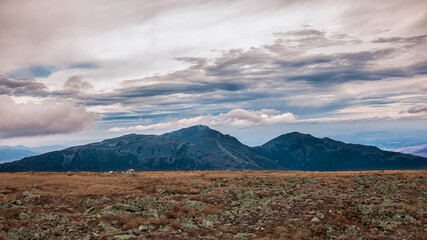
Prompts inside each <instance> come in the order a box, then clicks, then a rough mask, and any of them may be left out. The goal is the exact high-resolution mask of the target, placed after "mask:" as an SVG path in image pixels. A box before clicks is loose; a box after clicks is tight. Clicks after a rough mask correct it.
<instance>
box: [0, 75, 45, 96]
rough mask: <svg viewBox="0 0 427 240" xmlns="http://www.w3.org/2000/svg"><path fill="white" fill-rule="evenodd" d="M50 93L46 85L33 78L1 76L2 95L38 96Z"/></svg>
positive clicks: (0, 88) (0, 93) (0, 89)
mask: <svg viewBox="0 0 427 240" xmlns="http://www.w3.org/2000/svg"><path fill="white" fill-rule="evenodd" d="M47 92H48V89H47V87H46V85H44V84H43V83H40V82H37V81H35V80H34V79H31V78H16V79H15V78H9V77H6V76H4V75H0V95H2V94H6V95H16V96H37V95H40V94H43V95H45V94H46V93H47Z"/></svg>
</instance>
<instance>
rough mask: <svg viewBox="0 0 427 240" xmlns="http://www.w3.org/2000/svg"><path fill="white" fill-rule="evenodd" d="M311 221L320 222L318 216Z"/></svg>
mask: <svg viewBox="0 0 427 240" xmlns="http://www.w3.org/2000/svg"><path fill="white" fill-rule="evenodd" d="M310 222H320V219H319V218H318V217H313V218H312V219H311V221H310Z"/></svg>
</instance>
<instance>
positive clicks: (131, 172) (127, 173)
mask: <svg viewBox="0 0 427 240" xmlns="http://www.w3.org/2000/svg"><path fill="white" fill-rule="evenodd" d="M134 174H135V170H133V169H129V170H127V171H126V172H125V173H124V174H123V176H125V177H126V176H131V175H134Z"/></svg>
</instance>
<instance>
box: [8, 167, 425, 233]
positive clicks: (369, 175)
mask: <svg viewBox="0 0 427 240" xmlns="http://www.w3.org/2000/svg"><path fill="white" fill-rule="evenodd" d="M8 238H9V239H29V238H33V239H417V240H419V239H427V171H370V172H282V171H261V172H258V171H238V172H228V171H226V172H210V171H205V172H143V173H135V174H131V175H127V176H125V175H124V174H123V173H86V172H82V173H14V174H8V173H2V174H0V239H8Z"/></svg>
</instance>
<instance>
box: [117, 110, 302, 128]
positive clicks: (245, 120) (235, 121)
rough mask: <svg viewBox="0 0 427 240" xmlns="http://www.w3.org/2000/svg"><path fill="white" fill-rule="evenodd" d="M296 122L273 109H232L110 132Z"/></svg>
mask: <svg viewBox="0 0 427 240" xmlns="http://www.w3.org/2000/svg"><path fill="white" fill-rule="evenodd" d="M295 121H296V117H295V115H293V114H292V113H289V112H288V113H280V112H278V111H277V110H274V109H262V110H260V111H247V110H244V109H234V110H232V111H230V112H228V113H221V114H218V115H215V116H213V115H205V116H197V117H194V118H184V119H179V120H175V121H169V122H164V123H157V124H150V125H138V126H133V127H127V128H118V127H114V128H111V129H109V131H110V132H122V131H145V130H152V129H155V130H157V129H179V128H184V127H190V126H193V125H197V124H203V125H208V126H221V125H223V126H233V127H237V128H245V127H252V126H258V125H274V124H283V123H292V122H295Z"/></svg>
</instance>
